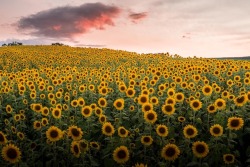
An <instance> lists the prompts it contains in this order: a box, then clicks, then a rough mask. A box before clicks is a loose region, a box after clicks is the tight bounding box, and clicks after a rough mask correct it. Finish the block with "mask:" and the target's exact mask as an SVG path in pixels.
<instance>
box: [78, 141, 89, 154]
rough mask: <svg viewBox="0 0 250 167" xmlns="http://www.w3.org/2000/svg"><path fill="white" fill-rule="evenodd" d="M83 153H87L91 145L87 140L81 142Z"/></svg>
mask: <svg viewBox="0 0 250 167" xmlns="http://www.w3.org/2000/svg"><path fill="white" fill-rule="evenodd" d="M78 143H79V146H80V150H81V152H83V153H85V152H87V151H88V150H89V144H88V141H87V140H80V141H79V142H78Z"/></svg>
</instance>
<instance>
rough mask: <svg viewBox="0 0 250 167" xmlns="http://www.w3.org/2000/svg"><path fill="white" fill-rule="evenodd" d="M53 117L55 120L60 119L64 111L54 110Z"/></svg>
mask: <svg viewBox="0 0 250 167" xmlns="http://www.w3.org/2000/svg"><path fill="white" fill-rule="evenodd" d="M52 116H53V117H54V118H55V119H60V118H61V116H62V110H61V109H59V108H53V110H52Z"/></svg>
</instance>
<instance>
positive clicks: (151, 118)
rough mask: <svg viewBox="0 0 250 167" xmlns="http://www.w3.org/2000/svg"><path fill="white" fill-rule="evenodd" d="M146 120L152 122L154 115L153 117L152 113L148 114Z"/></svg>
mask: <svg viewBox="0 0 250 167" xmlns="http://www.w3.org/2000/svg"><path fill="white" fill-rule="evenodd" d="M147 118H148V119H149V120H154V118H155V115H154V114H153V113H149V114H148V115H147Z"/></svg>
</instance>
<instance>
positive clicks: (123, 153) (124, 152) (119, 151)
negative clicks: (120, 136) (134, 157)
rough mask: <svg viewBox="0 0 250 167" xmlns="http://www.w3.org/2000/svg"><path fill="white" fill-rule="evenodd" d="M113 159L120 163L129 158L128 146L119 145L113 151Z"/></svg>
mask: <svg viewBox="0 0 250 167" xmlns="http://www.w3.org/2000/svg"><path fill="white" fill-rule="evenodd" d="M113 159H114V160H115V161H116V162H117V163H119V164H124V163H126V162H127V161H128V160H129V151H128V148H127V147H126V146H120V147H117V148H116V149H115V150H114V152H113Z"/></svg>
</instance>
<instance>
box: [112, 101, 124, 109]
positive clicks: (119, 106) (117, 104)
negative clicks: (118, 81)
mask: <svg viewBox="0 0 250 167" xmlns="http://www.w3.org/2000/svg"><path fill="white" fill-rule="evenodd" d="M113 105H114V107H115V108H116V109H117V110H122V109H123V108H124V99H116V100H115V101H114V104H113Z"/></svg>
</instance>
